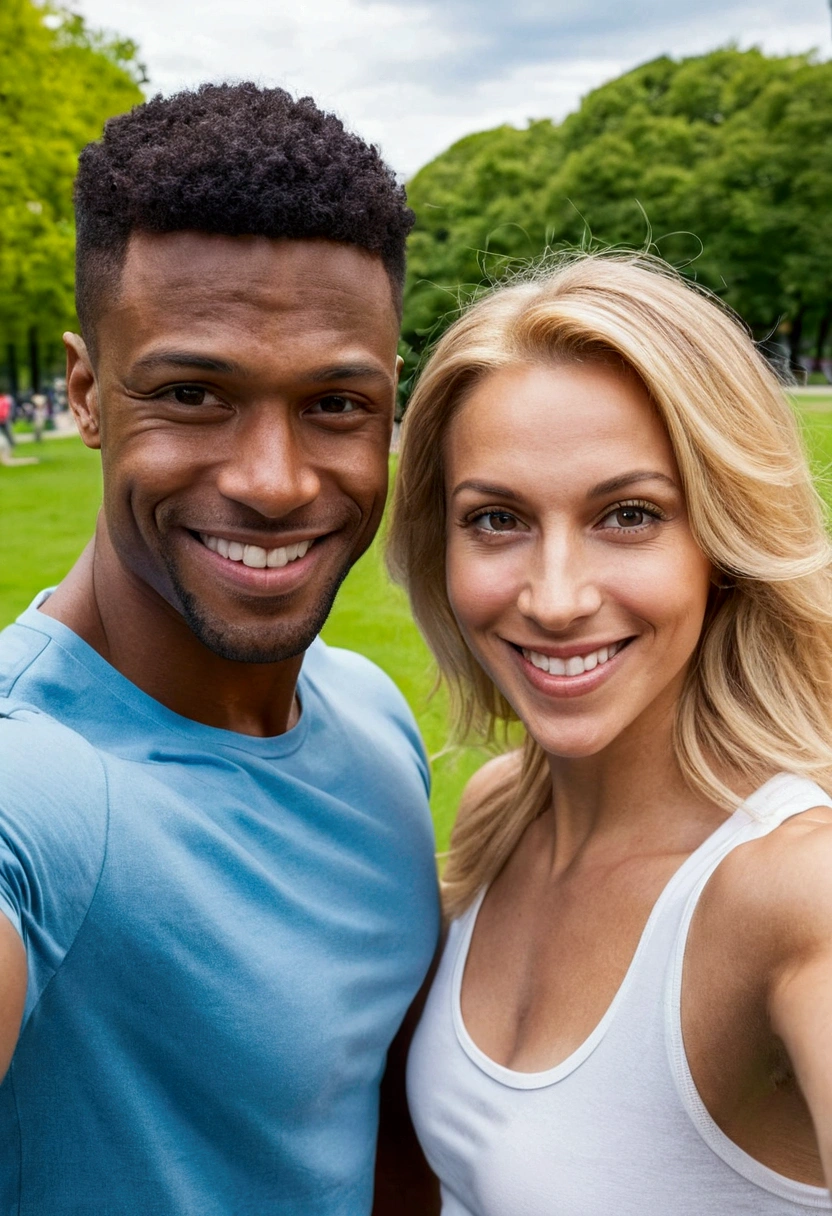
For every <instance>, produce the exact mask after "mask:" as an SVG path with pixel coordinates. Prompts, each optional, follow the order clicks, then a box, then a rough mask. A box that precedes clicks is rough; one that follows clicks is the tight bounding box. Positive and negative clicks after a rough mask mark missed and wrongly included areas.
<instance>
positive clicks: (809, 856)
mask: <svg viewBox="0 0 832 1216" xmlns="http://www.w3.org/2000/svg"><path fill="white" fill-rule="evenodd" d="M810 813H811V812H810ZM825 814H827V815H828V812H825ZM790 853H791V856H788V857H786V858H784V873H783V876H782V877H783V885H784V887H786V888H787V890H788V895H787V897H786V899H785V900H784V901H783V908H782V909H781V911H785V912H786V913H787V917H788V923H789V928H788V935H787V939H786V940H787V943H788V948H787V950H786V951H785V952H784V956H783V961H782V964H781V965H780V966H779V967H778V968H777V971H776V972H775V975H774V980H773V983H772V986H771V989H770V997H769V1012H770V1016H771V1022H772V1026H773V1029H774V1031H775V1033H776V1034H777V1035H778V1036H779V1037H780V1038H781V1039H782V1041H783V1044H784V1045H785V1048H786V1051H787V1052H788V1055H789V1059H790V1060H791V1063H792V1067H793V1068H794V1071H795V1076H796V1077H797V1081H798V1084H799V1086H800V1089H801V1091H802V1093H803V1096H804V1098H805V1099H806V1103H807V1105H808V1107H809V1111H810V1113H811V1116H812V1122H813V1123H814V1127H815V1135H816V1136H817V1141H818V1148H819V1149H820V1156H821V1163H822V1165H823V1172H824V1177H825V1179H826V1185H827V1187H829V1188H830V1189H832V825H824V826H823V827H821V828H820V830H819V831H816V832H812V833H811V835H809V836H807V837H806V838H805V840H804V841H803V842H802V847H801V848H800V849H799V850H790ZM798 878H799V879H800V881H799V882H798V881H796V880H797V879H798Z"/></svg>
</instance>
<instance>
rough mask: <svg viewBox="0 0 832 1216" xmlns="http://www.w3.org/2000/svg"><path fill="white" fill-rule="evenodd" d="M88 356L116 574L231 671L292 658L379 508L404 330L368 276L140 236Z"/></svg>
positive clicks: (190, 237)
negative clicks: (151, 596) (180, 620)
mask: <svg viewBox="0 0 832 1216" xmlns="http://www.w3.org/2000/svg"><path fill="white" fill-rule="evenodd" d="M97 338H98V351H99V355H98V359H97V367H96V375H95V385H94V386H93V387H91V388H90V391H89V395H88V396H89V408H90V412H91V413H92V414H94V415H96V417H95V418H94V422H95V421H97V423H98V426H99V431H100V444H101V449H102V463H103V470H104V509H105V517H106V523H107V529H108V532H109V536H110V539H111V541H112V545H113V548H114V549H115V552H116V554H117V556H118V558H119V560H120V562H121V564H122V566H123V567H124V568H125V570H126V571H127V572H128V574H129V575H130V576H132V577H133V578H135V579H138V580H140V581H141V582H142V583H144V584H146V585H147V586H149V587H150V588H152V589H153V590H154V591H155V592H156V593H158V595H160V596H161V597H163V599H164V600H165V601H167V603H168V604H170V605H171V606H172V607H173V608H174V609H176V610H177V611H178V612H180V613H181V614H182V616H183V617H184V618H185V620H186V621H187V623H188V625H189V626H190V628H191V629H192V630H193V632H194V633H195V634H196V636H197V637H198V638H199V640H200V641H201V642H202V643H203V644H204V645H205V646H207V647H208V648H209V649H210V650H212V651H213V652H215V653H216V654H219V655H221V656H222V657H223V658H227V659H231V660H235V661H240V662H258V663H263V662H276V661H279V660H282V659H285V658H289V657H290V656H292V655H296V654H299V653H300V652H301V651H303V650H304V649H305V648H306V647H307V646H308V645H309V644H310V642H311V641H312V639H313V638H314V637H315V635H316V634H317V633H318V631H319V630H320V628H321V626H322V625H323V622H324V620H325V619H326V616H327V614H328V612H329V609H330V607H331V605H332V601H333V598H334V596H335V593H336V591H337V589H338V587H339V585H340V583H341V581H342V579H343V578H344V576H345V574H346V573H347V571H348V569H349V568H350V566H351V565H352V563H353V562H354V561H355V560H356V559H357V558H358V557H359V556H360V555H361V553H363V552H364V550H365V549H366V548H367V546H368V545H369V543H370V541H371V540H372V537H373V535H374V533H375V531H376V528H377V526H378V522H379V519H380V517H381V513H382V509H383V506H384V499H385V493H386V488H387V454H388V449H389V440H390V428H391V424H392V417H393V401H394V395H395V383H396V373H397V367H396V364H397V359H396V339H397V323H396V314H395V309H394V305H393V299H392V294H391V287H390V281H389V278H388V276H387V273H386V271H385V268H384V266H383V263H382V262H381V260H380V258H377V257H374V256H373V255H371V254H369V253H366V252H364V251H362V250H359V249H356V248H353V247H351V246H348V245H342V244H336V243H333V242H329V241H323V240H321V241H318V240H315V241H290V240H269V239H267V238H261V237H224V236H212V235H206V234H200V233H191V232H180V233H172V234H165V235H145V234H137V235H134V236H133V237H132V238H131V242H130V245H129V248H128V253H127V258H126V262H125V265H124V269H123V273H122V279H121V284H120V290H119V294H118V298H117V299H116V301H115V302H114V303H113V304H112V305H108V306H107V308H106V310H105V311H104V312H103V315H102V316H101V319H100V321H99V325H98V331H97Z"/></svg>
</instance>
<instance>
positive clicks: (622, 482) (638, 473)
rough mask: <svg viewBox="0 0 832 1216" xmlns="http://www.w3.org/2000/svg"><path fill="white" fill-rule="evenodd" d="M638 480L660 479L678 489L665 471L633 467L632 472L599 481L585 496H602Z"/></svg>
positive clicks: (624, 487)
mask: <svg viewBox="0 0 832 1216" xmlns="http://www.w3.org/2000/svg"><path fill="white" fill-rule="evenodd" d="M640 481H660V482H662V484H663V485H666V486H670V488H671V489H673V490H678V489H679V487H678V486H677V485H676V482H675V481H674V480H673V478H672V477H668V476H667V474H666V473H659V472H656V471H654V470H652V469H635V470H633V472H632V473H621V474H620V475H619V476H618V477H610V478H609V479H608V480H607V481H599V482H598V484H597V486H593V487H592V489H591V490H590V491H589V493H588V494H587V498H603V497H604V495H606V494H615V493H616V492H617V491H618V490H625V489H626V488H627V486H632V485H635V484H636V482H640Z"/></svg>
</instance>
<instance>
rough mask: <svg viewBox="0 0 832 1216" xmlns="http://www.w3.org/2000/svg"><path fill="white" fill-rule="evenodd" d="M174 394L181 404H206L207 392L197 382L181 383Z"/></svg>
mask: <svg viewBox="0 0 832 1216" xmlns="http://www.w3.org/2000/svg"><path fill="white" fill-rule="evenodd" d="M173 395H174V397H175V399H176V400H177V401H178V402H179V404H180V405H204V404H205V398H206V396H207V392H206V390H205V389H204V388H198V387H197V386H196V385H195V384H179V385H177V387H176V388H175V389H174V390H173Z"/></svg>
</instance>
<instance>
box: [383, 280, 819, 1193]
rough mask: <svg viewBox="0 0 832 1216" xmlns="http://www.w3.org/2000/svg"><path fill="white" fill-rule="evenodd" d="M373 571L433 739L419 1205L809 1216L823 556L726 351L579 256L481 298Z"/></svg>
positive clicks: (420, 405) (733, 342)
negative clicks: (429, 682)
mask: <svg viewBox="0 0 832 1216" xmlns="http://www.w3.org/2000/svg"><path fill="white" fill-rule="evenodd" d="M390 546H391V549H390V554H391V561H392V563H393V568H394V570H395V571H396V572H397V573H398V575H399V577H400V578H401V579H402V581H403V582H404V583H405V585H406V586H407V588H408V590H409V592H410V595H411V598H412V603H413V607H414V611H415V613H416V616H417V618H418V620H419V622H420V625H421V627H422V629H423V631H424V633H425V636H426V638H427V639H428V641H429V642H430V644H431V646H432V647H433V650H434V653H435V654H436V657H437V659H438V661H439V664H440V666H441V668H442V671H443V672H444V674H445V676H446V678H447V679H448V681H449V683H450V685H451V689H452V691H453V693H454V696H455V698H456V704H457V707H458V710H459V720H460V724H461V726H462V727H465V726H471V725H472V724H473V726H474V727H477V728H479V729H480V730H481V731H483V732H484V733H485V734H486V735H489V734H490V735H491V736H492V737H493V736H494V735H495V734H496V735H497V736H498V737H499V732H500V731H501V730H502V728H503V726H504V724H505V723H508V722H511V721H513V720H515V719H519V721H520V722H521V723H522V724H523V726H524V727H525V731H526V741H525V743H524V745H523V747H522V748H520V749H519V750H517V751H509V752H507V753H506V754H505V755H502V756H499V757H498V758H495V759H494V760H492V761H491V762H490V763H488V764H487V765H486V766H485V767H484V768H483V769H481V770H480V772H479V773H478V774H476V775H475V777H474V778H473V779H472V780H471V782H470V785H469V787H468V789H467V791H466V793H465V796H464V798H463V800H462V805H461V807H460V810H459V817H458V820H457V823H456V826H455V828H454V832H453V836H452V839H451V848H450V853H449V856H448V859H447V865H446V869H445V872H444V892H445V901H446V910H447V914H448V916H449V918H450V928H449V933H448V938H447V943H446V945H445V948H444V954H443V957H442V961H441V964H440V966H439V970H438V973H437V976H436V979H435V981H434V983H433V987H432V990H431V993H430V996H429V997H428V1001H427V1005H426V1008H425V1012H424V1015H423V1017H422V1020H421V1022H420V1024H419V1027H418V1030H417V1031H416V1035H415V1038H414V1041H413V1046H412V1048H411V1053H410V1061H409V1067H408V1088H409V1094H410V1101H411V1108H412V1113H413V1117H414V1121H415V1124H416V1128H417V1131H418V1134H419V1136H420V1139H421V1141H422V1145H423V1147H424V1149H425V1152H426V1154H427V1157H428V1160H429V1162H430V1164H431V1166H432V1167H433V1169H434V1171H435V1172H436V1174H437V1175H438V1177H439V1179H440V1182H441V1185H442V1195H443V1207H442V1211H443V1213H445V1216H506V1214H508V1213H519V1212H522V1213H524V1216H561V1214H562V1216H580V1214H584V1213H585V1214H586V1216H599V1213H602V1212H603V1213H606V1212H615V1213H621V1214H628V1216H644V1214H645V1213H651V1214H652V1213H655V1214H656V1216H659V1214H660V1216H703V1214H704V1213H713V1214H714V1216H717V1214H719V1216H722V1214H723V1213H732V1216H733V1214H735V1213H748V1216H768V1214H771V1216H784V1214H786V1213H794V1214H795V1216H797V1213H800V1212H809V1211H830V1210H832V1202H830V1194H829V1190H828V1187H829V1184H830V1181H832V1047H831V1046H830V1044H831V1043H832V1039H830V1034H829V1028H830V1025H832V884H830V881H829V875H830V872H832V798H830V796H829V791H830V789H832V736H830V722H832V595H830V590H831V588H832V584H831V581H830V545H829V540H828V538H827V535H826V532H825V528H824V512H823V509H822V505H821V502H820V500H819V498H818V495H817V493H816V491H815V489H814V487H813V484H812V479H811V476H810V471H809V467H808V464H807V461H806V458H805V455H804V453H803V450H802V447H801V441H800V435H799V431H798V426H797V423H796V420H795V418H794V417H793V414H792V411H791V408H790V406H789V405H788V403H787V401H786V399H785V396H784V394H783V392H782V391H781V389H780V387H779V385H778V384H777V383H776V381H775V379H774V377H773V376H772V373H771V371H770V370H769V368H768V366H767V365H766V364H765V362H764V360H763V359H762V358H761V357H760V355H759V354H758V353H757V351H756V350H755V348H754V346H753V343H752V342H751V340H750V338H749V337H748V336H747V335H746V334H745V332H744V331H743V330H742V329H741V328H740V326H739V325H738V324H737V323H736V321H735V320H734V319H733V318H732V317H731V316H729V315H728V314H727V313H726V312H725V311H724V310H723V308H722V307H721V306H720V305H718V304H717V303H715V302H712V301H711V300H709V299H707V298H706V297H705V296H704V295H703V294H702V293H701V292H699V291H697V290H695V289H694V288H692V287H689V286H687V285H685V284H684V283H683V282H682V281H681V280H680V279H678V278H677V277H675V276H674V275H673V274H672V273H671V272H670V271H669V270H666V269H662V268H660V267H656V266H655V265H654V264H644V263H641V262H640V261H639V260H637V259H635V260H634V259H629V260H628V259H614V258H604V257H585V258H580V259H577V260H574V261H573V262H571V263H569V264H566V265H564V266H562V267H561V268H560V269H558V270H555V271H554V272H550V273H545V274H541V275H540V277H539V278H537V279H532V280H530V281H528V282H521V283H517V284H515V285H513V286H510V287H507V288H505V289H503V290H497V291H496V292H494V293H493V294H492V295H491V296H489V297H488V298H486V299H484V300H483V301H481V302H480V303H478V304H476V305H475V306H474V307H473V308H471V310H470V311H469V312H468V313H467V314H466V315H464V316H463V317H462V318H461V319H460V320H458V321H457V322H456V324H455V325H453V326H452V327H451V329H450V330H449V331H448V333H447V334H446V335H445V336H444V338H443V339H442V340H441V342H440V343H439V345H438V347H437V349H436V352H435V353H434V355H433V357H432V359H431V361H430V362H429V363H428V365H427V367H426V369H425V371H424V373H423V375H422V377H421V380H420V383H419V385H418V387H417V389H416V392H415V394H414V397H413V398H412V400H411V403H410V406H409V408H408V412H407V415H406V421H405V424H404V428H403V440H402V448H401V455H400V462H399V470H398V479H397V486H396V501H395V511H394V517H393V523H392V529H391V533H390Z"/></svg>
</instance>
